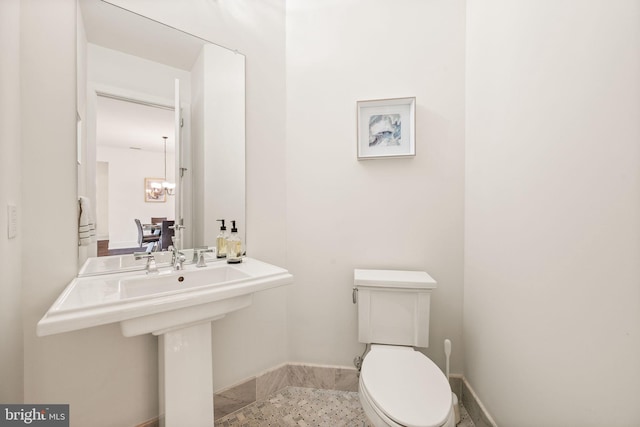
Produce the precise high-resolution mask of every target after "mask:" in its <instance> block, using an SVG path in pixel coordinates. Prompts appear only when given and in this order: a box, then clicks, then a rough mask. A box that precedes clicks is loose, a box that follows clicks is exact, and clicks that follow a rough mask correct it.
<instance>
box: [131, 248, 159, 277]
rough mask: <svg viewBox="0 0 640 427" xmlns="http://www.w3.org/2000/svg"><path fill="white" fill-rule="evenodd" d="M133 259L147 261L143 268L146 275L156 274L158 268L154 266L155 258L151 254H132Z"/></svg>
mask: <svg viewBox="0 0 640 427" xmlns="http://www.w3.org/2000/svg"><path fill="white" fill-rule="evenodd" d="M133 257H134V258H135V259H137V260H138V259H144V258H146V259H147V265H146V266H145V270H146V271H147V274H149V273H157V272H158V266H157V265H156V257H155V255H154V254H153V253H149V252H134V253H133Z"/></svg>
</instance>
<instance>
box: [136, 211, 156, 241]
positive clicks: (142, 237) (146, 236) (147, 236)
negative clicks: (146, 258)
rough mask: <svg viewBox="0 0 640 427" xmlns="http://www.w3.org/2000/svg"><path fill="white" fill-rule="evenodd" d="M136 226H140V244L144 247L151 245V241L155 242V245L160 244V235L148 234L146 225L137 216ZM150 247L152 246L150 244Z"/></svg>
mask: <svg viewBox="0 0 640 427" xmlns="http://www.w3.org/2000/svg"><path fill="white" fill-rule="evenodd" d="M134 221H135V222H136V227H137V228H138V246H139V247H142V246H144V245H149V243H153V244H154V246H155V245H157V244H158V242H159V241H160V236H159V235H157V234H147V233H145V231H144V227H143V226H142V223H141V222H140V220H139V219H138V218H135V219H134ZM148 247H150V246H148Z"/></svg>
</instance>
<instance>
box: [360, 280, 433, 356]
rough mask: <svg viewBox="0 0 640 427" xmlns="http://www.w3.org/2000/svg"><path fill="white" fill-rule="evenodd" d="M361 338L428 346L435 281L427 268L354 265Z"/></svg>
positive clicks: (397, 343) (383, 342)
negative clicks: (425, 270) (369, 268)
mask: <svg viewBox="0 0 640 427" xmlns="http://www.w3.org/2000/svg"><path fill="white" fill-rule="evenodd" d="M353 276H354V295H355V301H357V304H358V340H359V341H360V342H362V343H375V344H392V345H406V346H414V347H428V346H429V308H430V304H431V290H432V289H435V288H436V285H437V283H436V281H435V280H433V278H432V277H431V276H429V274H427V273H426V272H424V271H403V270H364V269H355V270H354V271H353Z"/></svg>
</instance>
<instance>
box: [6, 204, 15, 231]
mask: <svg viewBox="0 0 640 427" xmlns="http://www.w3.org/2000/svg"><path fill="white" fill-rule="evenodd" d="M7 235H8V237H9V238H10V239H13V238H14V237H16V236H17V235H18V207H17V206H15V205H11V204H9V205H7Z"/></svg>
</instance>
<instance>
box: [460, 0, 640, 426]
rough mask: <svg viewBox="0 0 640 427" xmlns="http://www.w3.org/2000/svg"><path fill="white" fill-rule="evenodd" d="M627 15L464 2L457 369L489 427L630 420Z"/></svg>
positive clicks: (637, 233)
mask: <svg viewBox="0 0 640 427" xmlns="http://www.w3.org/2000/svg"><path fill="white" fill-rule="evenodd" d="M639 20H640V3H639V2H637V1H617V2H610V1H604V0H589V1H582V2H573V1H560V2H538V1H520V2H511V1H507V0H491V1H483V2H474V1H471V2H468V27H467V128H466V134H467V141H466V158H467V167H466V199H465V201H466V215H465V218H466V220H465V225H466V239H465V288H464V339H465V352H466V356H465V362H466V363H465V375H466V376H467V378H468V379H469V381H470V382H471V384H472V386H473V387H474V388H475V389H476V391H477V392H478V394H479V395H480V397H481V399H482V401H483V403H484V404H485V405H486V406H487V407H488V409H489V412H490V413H491V414H492V415H493V417H494V418H495V420H496V421H497V423H498V424H499V425H502V426H514V427H515V426H541V425H544V426H549V427H553V426H558V427H560V426H575V425H581V426H603V425H610V426H631V425H637V424H638V420H639V419H640V406H638V396H640V363H639V361H640V287H639V286H638V283H640V263H639V262H638V260H639V259H640V246H639V242H640V169H639V168H638V164H639V163H638V162H639V160H640V144H639V141H640V122H639V121H638V118H639V117H640V25H639V24H638V23H639V22H640V21H639Z"/></svg>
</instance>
